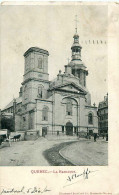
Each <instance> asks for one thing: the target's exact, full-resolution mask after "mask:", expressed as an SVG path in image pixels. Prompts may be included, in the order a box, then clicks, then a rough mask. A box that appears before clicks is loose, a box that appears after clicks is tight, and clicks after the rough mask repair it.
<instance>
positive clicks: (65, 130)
mask: <svg viewBox="0 0 119 195" xmlns="http://www.w3.org/2000/svg"><path fill="white" fill-rule="evenodd" d="M73 39H74V40H73V45H72V46H71V61H70V62H69V63H68V64H66V65H65V66H64V67H65V72H64V73H62V72H61V70H59V73H58V74H57V76H56V78H55V79H54V80H52V81H49V74H48V56H49V52H48V51H47V50H44V49H41V48H38V47H31V48H29V49H28V50H27V51H26V52H25V53H24V60H25V67H24V75H23V82H22V87H21V88H20V92H19V97H18V98H16V100H15V101H11V102H10V103H9V105H7V106H6V107H5V109H4V110H2V112H9V113H10V112H12V113H13V114H14V111H15V130H16V131H20V130H22V131H27V132H30V131H32V132H34V133H35V132H36V133H38V134H39V135H40V136H42V135H43V134H44V133H45V134H56V133H57V132H59V133H60V134H62V135H71V136H72V135H75V134H77V133H84V134H87V131H89V130H91V131H92V132H93V131H95V132H98V118H97V107H95V105H91V95H90V93H89V91H88V89H87V86H86V77H87V76H88V70H87V68H86V66H85V64H84V63H83V61H82V59H81V50H82V46H81V45H80V43H79V35H78V34H77V31H76V33H75V34H74V36H73Z"/></svg>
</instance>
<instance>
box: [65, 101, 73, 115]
mask: <svg viewBox="0 0 119 195" xmlns="http://www.w3.org/2000/svg"><path fill="white" fill-rule="evenodd" d="M66 114H67V115H72V101H71V100H68V101H67V103H66Z"/></svg>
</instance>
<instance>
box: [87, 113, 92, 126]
mask: <svg viewBox="0 0 119 195" xmlns="http://www.w3.org/2000/svg"><path fill="white" fill-rule="evenodd" d="M88 123H89V124H93V115H92V113H89V114H88Z"/></svg>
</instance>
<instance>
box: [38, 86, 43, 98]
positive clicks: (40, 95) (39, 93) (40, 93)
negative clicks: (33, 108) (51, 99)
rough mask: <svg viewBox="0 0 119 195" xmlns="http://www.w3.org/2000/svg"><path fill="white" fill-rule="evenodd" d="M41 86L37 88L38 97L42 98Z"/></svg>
mask: <svg viewBox="0 0 119 195" xmlns="http://www.w3.org/2000/svg"><path fill="white" fill-rule="evenodd" d="M43 88H44V87H43V86H42V85H39V86H38V97H40V98H42V97H43Z"/></svg>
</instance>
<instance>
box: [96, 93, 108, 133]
mask: <svg viewBox="0 0 119 195" xmlns="http://www.w3.org/2000/svg"><path fill="white" fill-rule="evenodd" d="M98 126H99V134H108V94H107V96H105V97H104V101H102V102H100V103H99V105H98Z"/></svg>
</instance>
